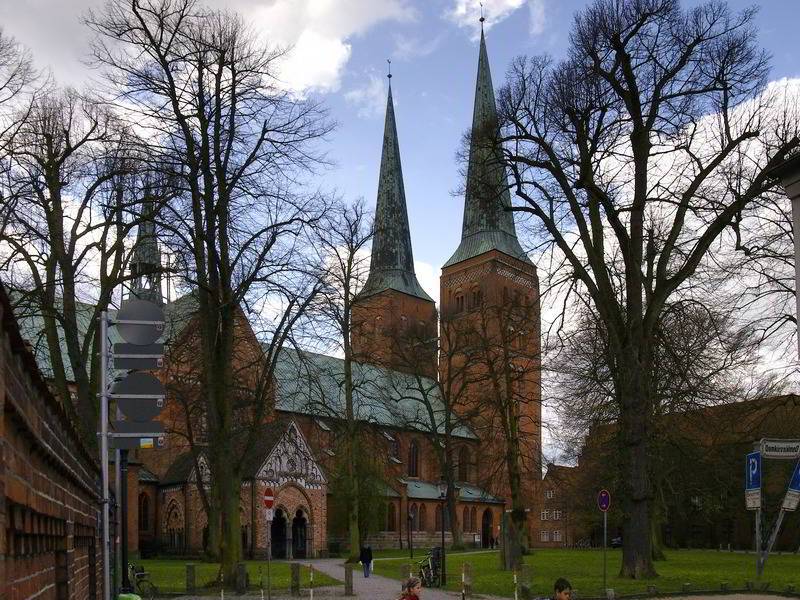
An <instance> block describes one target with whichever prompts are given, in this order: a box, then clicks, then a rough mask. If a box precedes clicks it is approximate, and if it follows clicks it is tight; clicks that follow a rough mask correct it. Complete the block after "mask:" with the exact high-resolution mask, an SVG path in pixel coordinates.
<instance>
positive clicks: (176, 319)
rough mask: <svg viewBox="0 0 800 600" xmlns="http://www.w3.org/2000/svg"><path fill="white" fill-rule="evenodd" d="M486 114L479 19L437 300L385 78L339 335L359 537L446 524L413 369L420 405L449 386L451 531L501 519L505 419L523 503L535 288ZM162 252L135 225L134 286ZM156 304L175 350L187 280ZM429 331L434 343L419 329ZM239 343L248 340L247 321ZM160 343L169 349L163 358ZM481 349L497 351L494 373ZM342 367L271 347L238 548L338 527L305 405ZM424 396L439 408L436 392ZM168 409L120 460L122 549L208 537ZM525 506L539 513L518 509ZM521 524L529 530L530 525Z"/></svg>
mask: <svg viewBox="0 0 800 600" xmlns="http://www.w3.org/2000/svg"><path fill="white" fill-rule="evenodd" d="M390 81H391V80H390ZM496 125H497V112H496V105H495V97H494V91H493V87H492V80H491V74H490V69H489V60H488V55H487V51H486V43H485V40H484V37H483V34H481V40H480V50H479V59H478V73H477V82H476V89H475V104H474V114H473V123H472V141H471V145H470V156H469V163H468V173H467V181H466V186H465V194H464V216H463V226H462V236H461V242H460V244H459V245H458V247H457V248H456V249H455V251H454V253H453V255H452V256H451V257H450V259H449V260H448V261H447V262H446V263H445V264H444V265H443V267H442V274H441V280H440V286H441V291H440V299H441V300H440V302H441V305H440V307H439V309H438V310H437V307H436V306H435V303H434V301H433V300H432V299H431V297H430V296H429V295H428V294H427V293H425V291H424V290H423V289H422V286H421V285H420V284H419V282H418V280H417V277H416V274H415V272H414V262H413V253H412V244H411V232H410V228H409V222H408V215H407V210H406V197H405V190H404V185H403V174H402V168H401V160H400V149H399V142H398V135H397V126H396V121H395V113H394V106H393V101H392V92H391V86H390V87H389V93H388V99H387V107H386V120H385V129H384V135H383V148H382V157H381V164H380V175H379V183H378V192H377V204H376V209H375V228H374V238H373V243H372V251H371V263H370V271H369V275H368V278H367V281H366V283H365V285H364V288H363V289H362V291H361V292H360V294H359V295H358V298H357V302H356V304H355V305H354V308H353V314H352V322H353V323H352V329H353V333H352V339H351V341H352V347H353V352H354V356H356V357H358V358H357V360H358V362H357V364H356V365H355V367H354V378H355V379H356V380H357V381H358V382H362V383H365V382H367V383H368V384H369V385H360V386H359V385H357V386H356V388H357V389H356V392H355V394H356V399H355V401H356V404H357V406H358V414H359V418H360V419H363V420H364V422H365V426H364V431H365V435H366V436H369V446H370V448H372V449H373V450H374V453H375V458H376V460H377V461H378V462H379V463H380V464H381V465H382V469H383V472H384V477H383V479H384V480H385V482H386V490H385V503H386V511H385V519H384V521H385V522H384V525H383V527H382V528H380V530H378V531H370V532H368V537H367V542H368V543H371V544H372V545H373V547H405V545H406V544H408V543H409V542H411V543H413V544H414V545H415V546H426V545H428V546H429V545H434V544H436V543H437V540H438V539H439V538H440V536H441V529H442V527H443V526H444V528H445V530H446V535H447V536H448V539H449V536H450V533H449V525H448V523H447V518H446V517H444V518H443V515H442V512H441V506H442V503H441V501H440V499H439V496H440V492H439V487H438V485H437V483H438V481H439V479H440V473H441V467H440V465H439V461H438V460H437V458H436V457H437V456H438V453H437V452H436V450H437V449H436V448H434V447H433V443H434V441H433V439H432V436H431V435H430V434H429V433H426V431H425V428H424V427H420V426H418V425H415V419H414V415H415V414H417V413H418V412H419V410H420V408H419V407H420V406H421V403H420V398H419V397H416V396H419V395H420V394H421V393H422V392H420V385H419V384H420V382H421V383H422V384H423V385H427V388H428V389H429V390H430V394H429V396H430V397H428V398H426V400H427V401H428V403H429V404H430V402H431V401H433V402H434V403H435V402H436V401H437V397H436V395H437V394H440V395H441V390H442V389H444V388H445V387H447V388H448V389H455V390H457V391H456V392H453V393H454V394H457V396H458V398H459V402H458V407H457V408H454V410H455V411H456V412H457V413H458V414H459V415H460V417H463V419H459V420H458V422H457V423H456V424H455V426H454V427H452V439H453V440H454V442H453V446H454V451H453V453H452V454H453V456H454V463H453V466H454V470H455V473H456V487H455V493H456V498H457V511H456V512H457V517H458V523H457V527H458V528H459V530H460V531H461V532H462V536H463V541H464V543H465V544H467V545H479V546H484V547H488V545H489V543H490V540H491V539H492V538H497V537H498V536H499V534H500V524H501V520H502V517H503V513H504V511H506V510H507V509H508V508H509V507H510V489H511V487H510V486H511V485H512V482H511V481H510V478H509V477H508V474H507V471H506V469H505V468H504V467H503V463H502V458H503V456H504V448H503V443H502V439H505V438H504V436H505V435H506V434H509V429H510V430H513V431H512V433H513V435H515V436H516V438H517V439H518V440H519V442H520V447H521V448H522V450H521V456H520V459H519V463H518V464H519V470H518V472H517V473H516V479H515V481H514V484H515V485H519V486H521V490H522V491H523V493H524V495H525V497H526V498H529V499H530V504H531V507H532V508H533V504H534V491H536V490H538V485H539V482H540V480H541V458H540V457H541V448H540V440H541V422H540V416H541V402H540V399H541V393H540V366H539V352H540V346H539V344H540V341H539V338H540V323H539V288H538V279H537V274H536V268H535V266H534V265H533V264H532V263H531V261H530V260H529V259H528V257H527V256H526V254H525V252H524V251H523V249H522V247H521V246H520V243H519V241H518V239H517V234H516V228H515V223H514V216H513V213H512V212H511V211H510V210H506V209H507V208H509V207H510V206H511V199H510V194H509V191H508V189H507V182H506V172H505V170H504V169H503V168H501V167H499V166H498V164H497V162H493V161H492V160H489V159H491V157H492V155H493V153H495V155H496V153H497V151H498V149H497V148H496V147H494V148H493V147H492V146H491V144H486V143H482V142H481V139H482V132H485V131H494V130H495V129H496ZM160 262H161V261H160V256H159V250H158V244H157V241H156V238H155V229H154V226H153V225H152V224H151V225H144V226H142V227H141V228H140V231H139V236H138V241H137V246H136V249H135V255H134V258H133V261H132V271H133V272H132V275H133V276H134V278H135V284H134V286H133V291H134V293H135V294H136V295H137V296H139V297H144V298H146V299H149V300H152V301H155V302H159V303H162V304H163V299H162V297H161V294H160V289H161V283H160V281H159V279H158V276H157V275H155V276H150V277H149V278H148V277H146V276H144V275H142V276H140V277H137V273H139V274H145V273H152V272H153V271H154V268H157V267H158V266H160ZM512 307H520V310H517V311H514V310H512ZM164 312H165V315H166V316H167V321H168V323H167V329H168V332H167V335H168V336H170V337H171V339H172V340H173V343H172V344H171V345H170V348H171V350H170V353H173V352H175V350H174V349H175V348H176V347H178V345H176V343H175V342H180V341H181V340H186V339H187V336H188V335H189V334H190V333H191V331H192V329H193V328H192V319H193V301H192V297H191V295H189V296H184V297H182V298H179V299H177V300H176V301H174V302H170V303H168V304H166V305H165V306H164ZM514 315H516V316H514ZM398 333H400V334H403V335H398ZM412 333H413V335H412ZM481 334H482V337H481ZM437 335H438V336H439V339H440V340H441V341H440V344H439V347H438V348H435V347H434V348H433V349H431V348H432V346H431V345H430V344H427V345H426V344H420V343H419V340H431V339H433V340H435V339H436V338H437ZM488 339H491V340H497V339H500V340H503V343H502V344H499V345H498V344H497V343H496V342H495V341H493V342H492V344H494V346H496V349H495V350H492V351H491V352H490V354H491V356H492V357H493V359H492V360H488V361H484V362H483V363H479V362H475V361H474V360H473V358H474V352H475V351H474V348H475V347H477V346H480V345H481V340H484V341H486V340H488ZM237 343H238V344H241V345H242V346H244V347H248V346H252V348H251V350H252V352H253V353H258V351H259V347H258V341H257V340H256V336H255V335H254V334H253V332H252V330H251V329H250V328H249V326H248V324H247V323H246V321H245V323H244V327H243V332H242V335H241V339H240V340H239V341H237ZM487 343H488V342H487ZM484 345H486V343H485V344H484ZM434 346H436V344H434ZM498 348H499V350H498ZM445 356H446V357H447V358H446V359H445ZM409 357H413V360H409ZM172 358H173V357H171V356H170V354H168V355H167V357H166V362H167V363H169V362H170V360H171V359H172ZM495 359H499V360H500V363H501V364H500V366H499V371H500V372H499V373H498V365H497V364H495V362H493V361H494V360H495ZM45 371H46V369H45ZM167 371H169V369H167ZM343 371H344V365H343V361H342V360H341V359H339V358H335V357H331V356H325V355H321V354H315V353H311V352H302V353H298V352H295V351H289V350H286V351H283V352H282V354H281V356H280V359H279V364H278V365H277V368H276V376H275V382H274V386H273V388H274V395H275V397H274V414H272V415H271V416H270V418H269V419H268V422H267V423H265V425H264V435H263V436H262V443H261V444H260V446H259V448H258V455H257V456H255V457H253V460H252V461H249V462H248V464H247V465H246V473H245V479H244V481H243V482H242V491H241V503H240V511H241V524H242V544H243V549H244V555H245V556H260V555H263V554H264V553H265V551H266V547H267V539H268V535H269V536H270V539H271V543H272V553H273V557H275V558H303V557H312V556H319V555H323V554H324V553H326V552H328V551H329V550H331V549H333V547H334V546H335V545H336V544H337V542H338V540H341V539H344V538H345V537H346V535H345V531H344V530H345V528H346V524H345V523H337V522H335V521H336V519H335V518H334V517H333V511H332V509H331V497H330V494H329V479H330V475H329V474H330V472H331V471H330V470H331V469H332V468H333V464H334V462H335V460H336V443H335V442H336V440H335V439H334V438H335V423H333V422H332V417H331V416H330V414H329V413H327V412H322V411H320V410H319V409H318V407H319V406H321V405H331V404H336V403H337V402H339V403H341V402H342V400H341V398H340V395H341V394H342V392H341V387H342V378H343ZM437 378H438V379H437ZM444 380H447V382H448V385H447V386H444V385H442V382H443V381H444ZM437 381H438V382H439V385H437ZM167 384H169V382H167ZM168 387H169V386H168ZM487 390H492V391H487ZM377 396H381V398H378V397H377ZM387 396H388V400H389V401H388V403H387ZM431 398H432V400H431ZM487 398H488V399H487ZM438 401H439V407H440V408H439V413H442V412H443V411H442V410H441V406H443V399H442V398H438ZM387 404H388V405H390V408H387ZM181 410H182V409H181V405H180V403H178V402H175V401H173V399H168V409H167V410H166V411H165V413H162V420H164V421H165V425H166V426H167V428H168V430H171V431H174V432H175V433H172V434H168V440H167V444H166V448H165V449H160V450H139V451H138V455H137V456H136V458H135V460H134V461H132V466H131V468H130V471H129V478H128V482H129V485H128V490H129V493H128V499H129V500H128V506H129V507H130V513H129V519H128V522H129V546H130V549H131V550H132V551H134V552H136V551H140V550H141V551H144V550H146V549H147V548H154V549H156V548H157V549H158V550H159V551H161V552H174V553H176V554H182V555H185V554H196V553H200V552H201V551H202V549H203V546H204V544H205V543H206V541H207V527H206V524H207V518H206V515H205V511H204V510H203V503H202V501H201V492H202V489H200V487H201V486H204V485H207V482H208V477H209V472H208V467H207V462H206V460H205V458H204V457H203V456H202V455H199V456H198V455H195V454H193V453H192V452H190V451H189V446H188V444H187V442H186V435H185V431H183V430H184V429H185V425H184V424H182V423H185V414H181ZM164 415H166V416H164ZM509 435H511V434H509ZM267 488H272V489H273V490H274V491H275V512H274V520H273V521H272V523H271V525H268V523H267V521H266V519H265V511H264V510H263V508H262V503H261V498H262V496H263V492H264V490H265V489H267ZM531 514H537V513H536V511H535V510H533V509H532V512H531ZM529 535H530V537H533V535H532V533H531V532H530V531H529ZM532 541H533V540H530V542H532Z"/></svg>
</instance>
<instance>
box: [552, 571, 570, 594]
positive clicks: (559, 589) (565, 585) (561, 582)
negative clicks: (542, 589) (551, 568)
mask: <svg viewBox="0 0 800 600" xmlns="http://www.w3.org/2000/svg"><path fill="white" fill-rule="evenodd" d="M571 598H572V586H571V585H570V583H569V581H567V580H566V579H564V578H563V577H559V578H558V579H556V582H555V583H554V584H553V600H570V599H571Z"/></svg>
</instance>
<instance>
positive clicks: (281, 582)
mask: <svg viewBox="0 0 800 600" xmlns="http://www.w3.org/2000/svg"><path fill="white" fill-rule="evenodd" d="M187 563H192V564H193V565H195V581H196V585H197V590H198V592H202V591H203V590H208V591H212V590H219V585H218V581H217V578H218V577H219V563H210V562H202V561H199V560H198V561H189V560H140V561H137V562H136V564H137V565H139V564H140V565H142V566H144V568H145V570H146V571H147V572H148V573H149V574H150V581H152V582H153V583H154V584H155V585H156V586H157V587H158V590H159V592H185V591H186V564H187ZM246 564H247V573H248V575H249V577H250V586H251V588H254V589H258V588H259V582H260V578H261V577H263V579H264V589H266V586H267V563H266V561H247V562H246ZM270 576H271V579H272V589H274V590H288V589H289V585H290V582H289V578H290V575H289V564H288V563H286V562H273V563H272V566H271V569H270ZM215 582H216V583H215ZM338 583H339V582H338V581H336V580H335V579H332V578H331V577H328V576H327V575H324V574H323V573H320V572H319V571H314V587H320V586H326V585H336V584H338ZM300 587H302V588H308V587H310V574H309V569H308V567H303V568H302V569H301V571H300ZM232 588H233V585H232V584H231V585H226V586H225V589H228V590H230V589H232Z"/></svg>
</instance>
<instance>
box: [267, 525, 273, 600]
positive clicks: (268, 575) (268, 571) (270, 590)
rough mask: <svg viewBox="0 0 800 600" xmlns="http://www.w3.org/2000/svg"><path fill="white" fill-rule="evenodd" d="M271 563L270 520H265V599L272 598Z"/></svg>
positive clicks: (269, 599)
mask: <svg viewBox="0 0 800 600" xmlns="http://www.w3.org/2000/svg"><path fill="white" fill-rule="evenodd" d="M271 564H272V521H267V599H268V600H272V577H271V573H270V565H271Z"/></svg>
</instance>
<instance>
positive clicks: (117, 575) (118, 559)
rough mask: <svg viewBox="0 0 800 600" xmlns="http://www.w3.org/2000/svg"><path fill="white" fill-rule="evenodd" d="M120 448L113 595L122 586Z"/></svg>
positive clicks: (116, 474) (116, 457) (116, 476)
mask: <svg viewBox="0 0 800 600" xmlns="http://www.w3.org/2000/svg"><path fill="white" fill-rule="evenodd" d="M116 412H117V419H122V416H121V415H120V410H119V408H117V410H116ZM120 452H121V450H114V511H115V512H114V514H115V515H116V516H117V526H116V527H115V528H114V595H115V596H116V595H117V594H118V593H119V590H120V587H121V586H122V554H121V553H120V545H119V538H120V529H119V528H120V526H121V525H122V521H121V520H120V515H121V514H122V506H120V501H121V500H122V474H121V464H122V458H121V454H120Z"/></svg>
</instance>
